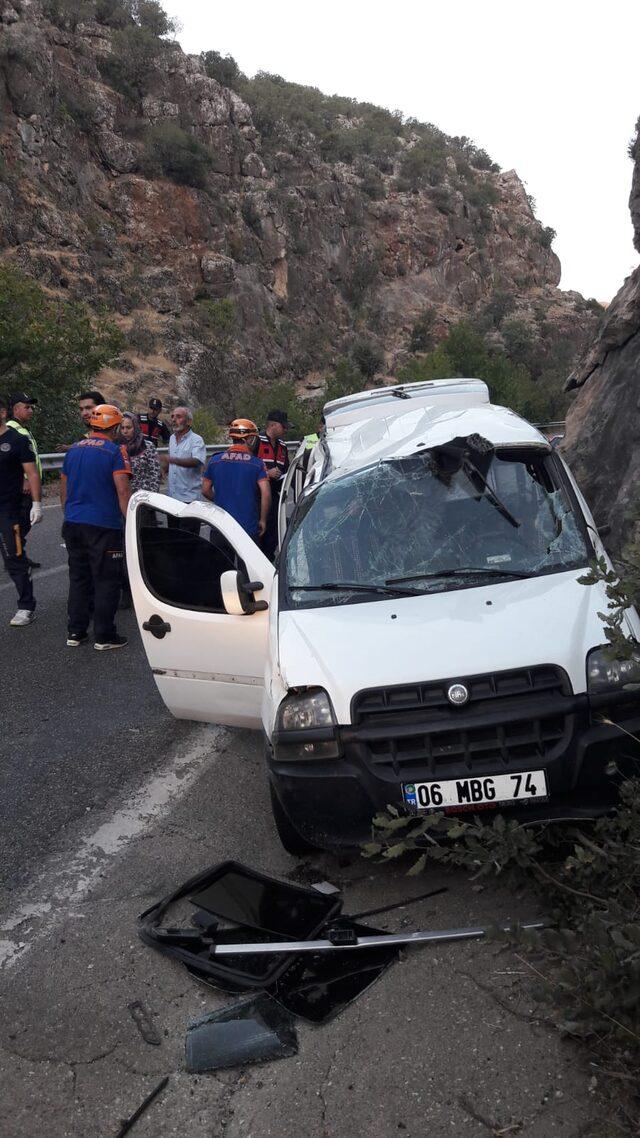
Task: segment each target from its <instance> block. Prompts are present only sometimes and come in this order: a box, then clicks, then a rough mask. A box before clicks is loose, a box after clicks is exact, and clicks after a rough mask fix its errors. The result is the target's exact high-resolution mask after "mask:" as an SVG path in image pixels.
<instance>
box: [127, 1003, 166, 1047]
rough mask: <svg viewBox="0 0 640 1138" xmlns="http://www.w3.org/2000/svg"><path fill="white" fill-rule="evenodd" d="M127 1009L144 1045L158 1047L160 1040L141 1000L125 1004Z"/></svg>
mask: <svg viewBox="0 0 640 1138" xmlns="http://www.w3.org/2000/svg"><path fill="white" fill-rule="evenodd" d="M127 1007H128V1009H129V1011H130V1012H131V1018H132V1020H133V1022H134V1023H135V1025H136V1027H137V1029H138V1031H139V1032H140V1035H141V1036H142V1038H143V1039H144V1041H145V1043H150V1044H151V1046H152V1047H159V1046H160V1044H161V1043H162V1040H161V1038H160V1035H159V1034H158V1032H157V1031H156V1028H155V1027H154V1025H153V1022H152V1019H151V1015H150V1013H149V1012H148V1011H147V1009H146V1008H145V1006H144V1004H143V1003H142V1000H133V1001H132V1002H131V1003H130V1004H127Z"/></svg>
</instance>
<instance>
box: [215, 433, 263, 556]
mask: <svg viewBox="0 0 640 1138" xmlns="http://www.w3.org/2000/svg"><path fill="white" fill-rule="evenodd" d="M229 438H230V439H231V446H230V447H229V448H228V450H225V451H223V452H222V454H214V455H212V456H211V458H210V459H209V464H208V466H207V469H206V470H205V472H204V474H203V476H202V493H203V495H204V497H205V498H209V500H210V501H211V500H213V501H215V504H216V506H220V507H221V509H223V510H226V512H227V513H228V514H231V517H232V518H235V520H236V521H237V522H238V524H239V525H241V526H242V528H243V529H244V530H246V531H247V533H248V534H249V536H250V537H253V538H255V539H256V541H257V539H258V538H259V537H262V535H263V534H264V532H265V530H266V528H267V517H268V516H269V506H270V505H271V490H270V489H269V477H268V475H267V472H266V470H265V465H264V462H262V460H261V459H259V458H256V456H255V453H254V451H255V449H256V444H257V442H258V428H257V427H256V425H255V423H253V422H252V421H251V419H234V420H233V422H232V423H231V424H230V426H229Z"/></svg>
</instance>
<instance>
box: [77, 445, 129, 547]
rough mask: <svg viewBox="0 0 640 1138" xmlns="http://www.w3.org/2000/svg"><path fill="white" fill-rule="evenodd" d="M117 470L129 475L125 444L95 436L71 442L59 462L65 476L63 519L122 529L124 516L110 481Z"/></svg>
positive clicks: (104, 527) (113, 485)
mask: <svg viewBox="0 0 640 1138" xmlns="http://www.w3.org/2000/svg"><path fill="white" fill-rule="evenodd" d="M118 471H122V472H123V473H124V474H131V462H130V461H129V455H128V454H127V448H126V447H123V446H118V444H117V443H112V442H111V440H110V439H106V438H102V437H99V436H97V435H90V436H89V438H88V439H81V440H80V442H79V443H74V445H73V446H72V447H71V450H68V451H67V453H66V455H65V457H64V462H63V464H62V473H63V474H64V475H66V479H67V497H66V502H65V507H64V517H65V521H67V522H81V523H83V524H84V525H89V526H101V527H102V528H103V529H122V526H123V523H124V519H123V517H122V514H121V512H120V504H119V502H118V492H117V490H116V486H115V482H114V481H113V476H114V474H115V473H117V472H118Z"/></svg>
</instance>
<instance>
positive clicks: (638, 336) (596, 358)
mask: <svg viewBox="0 0 640 1138" xmlns="http://www.w3.org/2000/svg"><path fill="white" fill-rule="evenodd" d="M637 129H638V130H639V131H640V119H639V120H638V124H637ZM639 137H640V134H639V135H638V137H636V142H635V147H634V151H635V167H634V173H633V182H632V188H631V195H630V198H629V206H630V209H631V219H632V221H633V225H634V232H635V242H634V243H635V246H636V249H638V250H639V251H640V146H639V141H638V139H639ZM567 387H568V388H569V389H578V396H577V398H576V401H575V403H574V404H573V407H572V408H571V410H570V412H569V415H568V417H567V433H566V437H565V441H564V445H563V449H564V452H565V454H566V456H567V459H568V461H569V462H570V463H571V465H572V467H573V468H574V470H575V473H576V475H577V477H578V478H579V480H580V483H581V486H582V487H583V489H584V491H585V493H586V496H587V498H588V499H589V502H590V504H591V507H592V509H593V511H594V513H595V516H596V520H597V521H602V522H604V521H605V520H606V521H608V522H610V524H611V526H612V536H611V547H612V548H613V549H614V550H620V549H621V547H622V546H623V544H624V542H625V540H626V538H627V537H628V535H629V533H630V532H631V528H632V526H633V523H634V522H635V521H636V520H637V515H638V512H639V510H640V446H639V445H638V411H639V410H640V266H639V267H638V268H637V269H635V270H634V272H633V273H632V274H631V276H629V277H627V279H626V281H625V282H624V284H623V286H622V288H621V289H620V291H619V292H618V293H617V295H616V296H615V297H614V299H613V301H612V302H611V304H610V305H609V308H608V309H607V311H606V315H605V318H604V320H603V323H602V326H601V328H600V330H599V332H598V335H597V336H596V339H595V342H594V343H593V344H592V346H591V348H590V350H589V351H588V352H587V354H586V356H585V358H584V359H583V360H582V361H581V362H580V364H579V365H578V367H577V368H576V369H575V370H574V372H573V373H572V374H571V376H570V377H569V380H568V383H567Z"/></svg>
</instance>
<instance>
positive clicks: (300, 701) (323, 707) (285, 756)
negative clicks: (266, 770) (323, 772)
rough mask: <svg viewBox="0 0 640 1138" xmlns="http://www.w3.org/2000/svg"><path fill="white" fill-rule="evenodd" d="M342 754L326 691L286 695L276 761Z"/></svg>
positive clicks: (279, 717)
mask: <svg viewBox="0 0 640 1138" xmlns="http://www.w3.org/2000/svg"><path fill="white" fill-rule="evenodd" d="M340 754H341V750H340V743H339V740H338V735H337V730H336V721H335V716H334V714H333V708H332V706H331V700H330V699H329V696H328V695H327V693H326V691H324V690H323V688H310V689H309V690H308V691H304V692H299V693H298V694H293V693H291V694H290V695H287V696H285V698H284V699H283V701H282V703H281V704H280V707H279V708H278V714H277V716H276V727H275V731H274V756H275V758H276V760H278V761H279V762H283V761H284V762H287V761H289V762H295V761H296V760H298V759H337V758H339V756H340Z"/></svg>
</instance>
